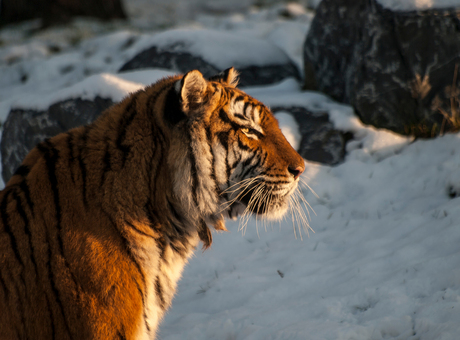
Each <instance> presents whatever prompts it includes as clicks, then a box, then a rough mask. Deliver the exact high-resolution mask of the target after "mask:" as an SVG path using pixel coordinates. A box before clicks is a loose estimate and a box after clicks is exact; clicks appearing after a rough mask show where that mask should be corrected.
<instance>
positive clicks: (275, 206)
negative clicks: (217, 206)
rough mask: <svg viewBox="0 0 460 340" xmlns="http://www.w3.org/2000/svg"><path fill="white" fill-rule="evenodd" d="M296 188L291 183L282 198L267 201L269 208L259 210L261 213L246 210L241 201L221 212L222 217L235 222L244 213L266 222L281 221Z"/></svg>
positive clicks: (246, 207)
mask: <svg viewBox="0 0 460 340" xmlns="http://www.w3.org/2000/svg"><path fill="white" fill-rule="evenodd" d="M296 188H297V183H295V184H294V183H293V184H292V186H291V188H289V189H287V190H286V191H287V193H286V194H285V195H283V196H282V197H280V198H278V199H277V200H276V201H272V200H271V199H268V198H267V200H268V201H269V206H267V207H264V208H262V209H261V208H259V209H260V210H262V211H257V209H254V208H255V207H253V209H250V210H249V211H247V210H248V205H250V204H246V203H245V202H242V201H236V202H235V203H233V204H232V205H231V206H230V207H229V208H228V209H227V210H226V211H224V212H223V216H224V217H225V218H228V219H232V220H236V219H237V218H238V217H239V216H242V215H244V214H246V213H250V214H252V215H254V216H259V217H261V218H263V219H266V220H271V221H277V220H281V219H282V218H283V217H284V215H285V214H286V213H287V211H288V209H289V201H290V197H291V195H292V194H293V192H294V191H295V189H296Z"/></svg>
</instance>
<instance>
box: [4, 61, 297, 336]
mask: <svg viewBox="0 0 460 340" xmlns="http://www.w3.org/2000/svg"><path fill="white" fill-rule="evenodd" d="M237 84H238V72H237V71H236V70H235V69H234V68H229V69H227V70H225V71H223V72H221V73H219V74H217V75H215V76H213V77H210V78H209V79H205V78H204V76H203V75H202V74H201V73H200V72H199V71H198V70H193V71H190V72H188V73H186V74H185V75H177V76H170V77H167V78H163V79H161V80H159V81H158V82H156V83H154V84H152V85H149V86H146V87H145V88H143V89H141V90H139V91H137V92H135V93H132V94H130V95H128V96H127V97H126V98H125V99H123V100H122V101H121V102H119V103H118V104H115V105H114V106H112V107H110V108H109V109H107V110H106V111H104V112H103V113H102V114H101V115H100V116H99V117H98V118H97V119H96V120H95V121H94V122H93V123H91V124H88V125H85V126H80V127H77V128H74V129H71V130H69V131H68V132H65V133H61V134H59V135H57V136H54V137H52V138H49V139H46V140H44V141H43V142H41V143H40V144H38V145H37V146H36V147H35V148H34V149H32V150H31V151H30V153H29V154H28V155H27V156H26V157H25V159H24V160H23V162H22V164H21V165H20V167H19V168H18V169H17V171H16V172H15V173H14V175H13V176H12V177H11V179H10V180H9V181H8V183H7V184H6V186H5V188H4V189H3V190H2V191H1V193H0V202H1V203H0V216H1V221H0V339H2V340H6V339H8V340H9V339H59V340H62V339H155V337H156V335H157V331H158V325H159V323H160V321H161V320H162V318H163V316H164V314H165V312H166V311H167V309H168V308H169V307H170V305H171V302H172V299H173V296H174V294H175V291H176V288H177V283H178V281H179V279H180V277H181V275H182V270H183V268H184V266H185V264H186V263H187V262H188V260H189V258H190V256H191V255H192V254H193V252H194V251H195V250H196V248H197V246H198V245H199V242H200V241H201V242H202V244H203V249H204V250H205V249H207V248H209V247H210V246H211V244H212V233H211V229H215V230H218V231H224V230H227V229H226V226H225V219H226V218H235V217H237V216H239V215H241V214H242V213H244V212H245V211H247V210H249V211H250V213H251V214H253V215H254V216H261V217H266V218H268V219H278V218H281V217H282V216H283V215H284V214H285V212H286V211H287V210H288V206H289V202H290V200H289V199H290V196H291V195H292V193H293V192H294V191H295V190H296V188H297V185H298V182H299V176H300V175H301V174H302V173H303V172H304V170H305V162H304V160H303V158H302V157H301V156H300V155H299V154H298V153H297V152H296V151H295V150H294V149H293V148H292V146H291V145H290V144H289V142H288V141H287V140H286V138H285V137H284V136H283V134H282V132H281V130H280V128H279V125H278V122H277V120H276V118H275V117H274V115H273V113H272V112H271V111H270V110H269V108H267V107H266V106H265V105H264V104H262V103H261V102H259V101H258V100H256V99H254V98H252V97H251V96H249V95H247V94H246V93H245V92H243V91H242V90H240V89H238V88H237Z"/></svg>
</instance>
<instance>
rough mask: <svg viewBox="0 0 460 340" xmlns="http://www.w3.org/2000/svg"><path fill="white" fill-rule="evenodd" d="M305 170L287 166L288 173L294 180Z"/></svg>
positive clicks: (303, 167) (299, 167)
mask: <svg viewBox="0 0 460 340" xmlns="http://www.w3.org/2000/svg"><path fill="white" fill-rule="evenodd" d="M304 170H305V166H294V167H293V166H288V171H289V172H290V173H291V174H292V175H293V176H294V179H297V178H299V176H300V175H302V173H303V172H304Z"/></svg>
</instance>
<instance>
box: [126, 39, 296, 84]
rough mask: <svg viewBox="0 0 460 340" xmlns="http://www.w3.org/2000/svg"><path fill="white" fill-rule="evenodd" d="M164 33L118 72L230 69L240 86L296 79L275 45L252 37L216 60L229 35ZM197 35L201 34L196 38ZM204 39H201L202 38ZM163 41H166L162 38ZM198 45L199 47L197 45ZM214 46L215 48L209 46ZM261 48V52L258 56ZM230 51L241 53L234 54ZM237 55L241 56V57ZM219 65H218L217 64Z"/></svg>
mask: <svg viewBox="0 0 460 340" xmlns="http://www.w3.org/2000/svg"><path fill="white" fill-rule="evenodd" d="M171 33H175V31H167V32H164V33H160V34H158V35H157V36H154V38H153V39H152V43H151V46H150V47H149V48H147V49H145V50H144V51H142V52H140V53H139V54H137V55H136V56H135V57H134V58H132V59H131V60H129V61H128V62H127V63H126V64H124V65H123V66H122V67H121V69H120V70H119V72H123V71H130V70H138V69H143V68H161V69H167V70H172V71H175V72H179V73H186V72H188V71H191V70H195V69H197V70H199V71H200V72H201V73H202V74H203V75H204V76H205V77H211V76H213V75H215V74H217V73H219V72H220V71H222V70H224V69H226V68H228V67H231V66H234V67H235V68H236V69H237V70H238V71H239V72H240V83H239V85H240V86H243V87H244V86H251V85H265V84H271V83H276V82H279V81H281V80H283V79H285V78H288V77H294V78H296V79H298V80H300V78H301V77H300V73H299V70H298V69H297V67H296V66H295V64H294V63H293V62H292V61H291V60H290V59H289V57H288V56H287V55H286V54H285V53H284V52H283V51H282V50H281V49H279V48H278V47H277V46H275V45H273V44H270V43H269V42H267V41H264V40H260V39H256V38H248V37H245V38H239V40H240V41H239V42H238V43H239V46H237V47H236V46H232V44H233V43H235V41H233V40H231V42H232V43H230V44H228V46H225V47H222V48H228V49H232V51H231V53H228V54H227V55H226V56H225V60H224V61H218V62H217V63H216V60H215V58H214V60H213V55H214V54H215V52H216V50H218V49H219V48H220V46H222V42H225V41H226V40H229V39H235V40H236V39H238V37H236V36H234V35H231V34H230V33H223V32H218V31H215V32H212V33H211V32H209V31H190V32H186V31H178V33H177V34H176V35H173V34H171ZM200 34H201V35H200ZM203 36H204V37H206V38H205V39H203V38H202V37H203ZM166 38H167V39H166ZM200 44H201V45H200ZM213 46H215V47H213ZM260 46H262V47H263V48H264V51H261V53H260V54H259V51H258V49H259V48H260ZM233 50H238V51H241V53H234V51H233ZM241 54H243V55H245V56H244V57H241ZM264 54H265V55H264ZM267 55H276V56H277V57H275V58H272V60H271V61H270V62H267V63H261V62H260V60H262V59H264V58H266V57H267ZM217 64H219V65H217Z"/></svg>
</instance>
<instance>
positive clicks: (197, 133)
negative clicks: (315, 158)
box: [164, 68, 305, 229]
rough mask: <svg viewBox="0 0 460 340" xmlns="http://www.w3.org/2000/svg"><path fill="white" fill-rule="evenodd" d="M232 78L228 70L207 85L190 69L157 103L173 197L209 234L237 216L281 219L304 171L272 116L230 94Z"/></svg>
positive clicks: (246, 97)
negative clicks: (194, 211)
mask: <svg viewBox="0 0 460 340" xmlns="http://www.w3.org/2000/svg"><path fill="white" fill-rule="evenodd" d="M237 77H238V74H237V72H236V71H235V70H234V69H233V68H230V69H227V70H225V71H224V72H222V73H220V74H218V75H217V76H214V77H211V78H210V79H209V80H206V79H205V78H204V77H203V75H202V74H201V73H200V72H199V71H196V70H195V71H191V72H189V73H187V74H186V75H184V76H183V77H181V78H180V79H178V80H177V81H176V83H175V85H174V87H173V89H171V91H170V93H168V95H167V98H166V100H165V110H164V112H165V115H166V116H165V118H166V120H167V121H169V123H170V126H174V128H173V130H174V132H173V136H174V137H173V141H172V143H171V149H170V151H171V152H170V153H169V159H168V163H169V164H170V167H171V169H174V171H175V173H174V191H175V194H176V196H177V197H180V198H181V201H182V203H183V204H186V205H188V206H190V207H192V206H196V207H198V213H199V214H200V215H201V216H202V217H204V219H205V220H206V221H207V222H208V223H210V224H212V225H214V226H215V227H216V229H217V226H219V229H222V228H225V227H224V224H223V219H224V217H230V218H236V217H237V216H238V215H241V214H247V213H254V214H257V215H258V216H261V217H263V218H267V219H279V218H281V217H282V216H283V215H284V214H285V213H286V211H287V210H288V207H289V202H290V197H291V195H292V194H293V192H294V191H295V190H296V188H297V185H298V182H299V176H300V175H301V174H302V172H303V171H304V170H305V163H304V160H303V159H302V157H301V156H300V155H299V154H298V153H297V152H296V151H295V150H294V149H293V148H292V146H291V145H290V144H289V142H288V141H287V140H286V138H285V137H284V135H283V134H282V132H281V130H280V128H279V126H278V122H277V120H276V118H275V117H274V115H273V114H272V112H271V111H270V110H269V109H268V108H267V107H266V106H265V105H264V104H262V103H261V102H259V101H258V100H256V99H254V98H252V97H251V96H249V95H247V94H246V93H244V92H243V91H241V90H239V89H237V88H236V85H237V82H238V79H237ZM184 137H185V138H184ZM184 150H186V153H185V154H184Z"/></svg>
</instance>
